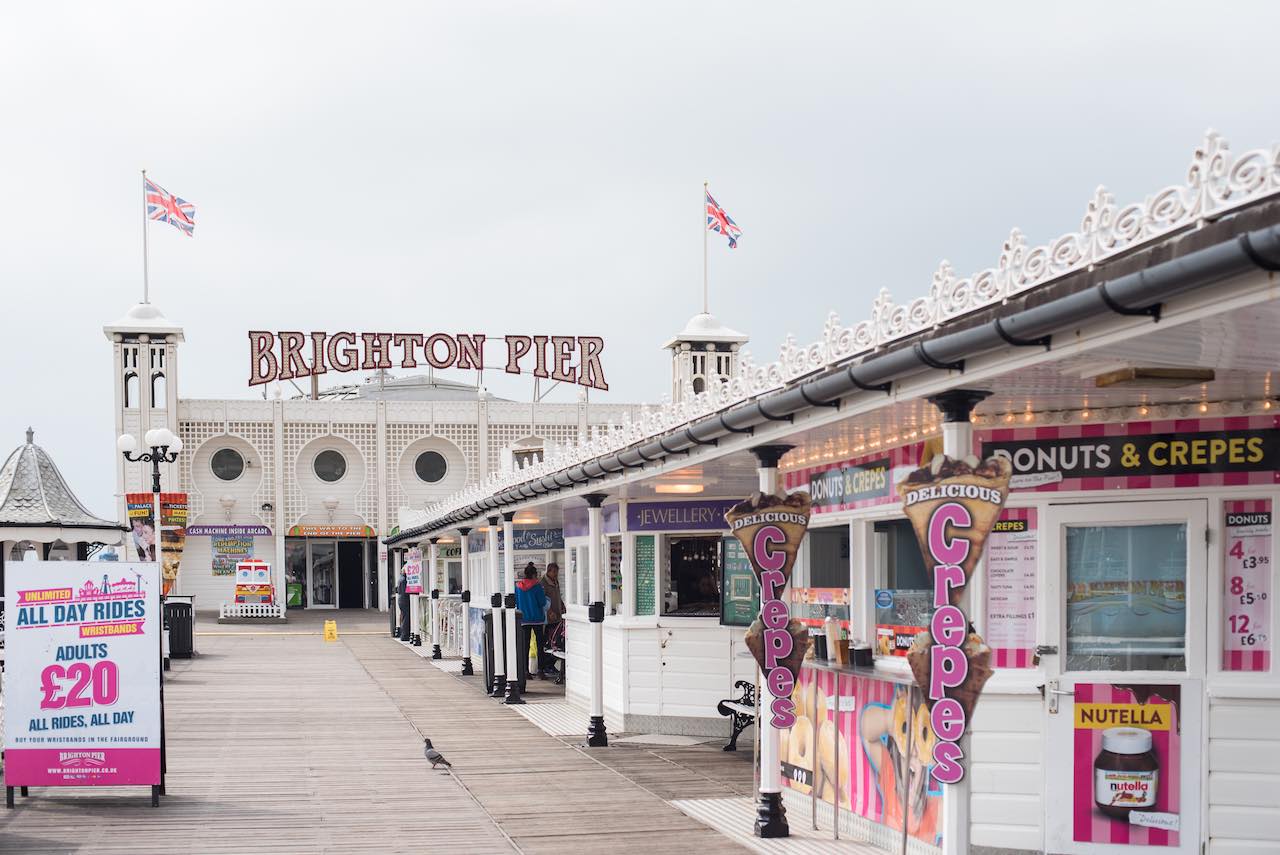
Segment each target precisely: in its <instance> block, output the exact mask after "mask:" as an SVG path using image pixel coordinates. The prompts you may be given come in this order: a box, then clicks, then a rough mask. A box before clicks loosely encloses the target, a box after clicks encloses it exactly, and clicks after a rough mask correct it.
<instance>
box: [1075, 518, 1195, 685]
mask: <svg viewBox="0 0 1280 855" xmlns="http://www.w3.org/2000/svg"><path fill="white" fill-rule="evenodd" d="M1186 586H1187V526H1186V525H1185V524H1183V523H1162V524H1158V525H1123V526H1069V527H1068V528H1067V633H1066V635H1067V661H1066V665H1067V669H1068V670H1071V671H1100V670H1104V671H1183V670H1186V667H1187V662H1186V631H1187V623H1186Z"/></svg>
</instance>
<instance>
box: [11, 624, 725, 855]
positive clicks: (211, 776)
mask: <svg viewBox="0 0 1280 855" xmlns="http://www.w3.org/2000/svg"><path fill="white" fill-rule="evenodd" d="M324 617H336V618H337V619H338V622H339V633H340V638H339V641H338V642H337V643H326V642H324V641H323V639H322V638H321V635H320V624H319V620H322V619H323V618H324ZM386 626H387V621H386V618H385V616H383V615H378V614H376V613H350V612H344V613H340V614H338V615H336V616H335V615H333V614H332V613H331V614H329V615H323V614H318V615H315V614H313V615H305V616H302V618H301V619H300V620H291V622H290V624H288V625H287V626H283V627H279V628H262V629H259V628H254V627H244V626H234V627H224V626H217V625H216V624H213V623H210V622H208V621H207V620H204V619H203V618H202V619H201V621H199V623H198V626H197V631H198V633H199V635H198V637H197V641H196V646H197V649H198V650H199V651H200V655H199V656H198V657H197V658H196V659H194V660H191V661H189V662H180V661H175V663H174V670H173V671H172V672H170V678H169V680H168V682H167V683H166V690H165V691H166V701H167V707H168V716H167V720H168V734H169V775H168V780H167V785H168V795H167V796H166V797H165V798H164V800H163V802H162V805H161V807H160V808H158V809H153V808H151V807H150V800H149V795H148V793H147V792H146V791H145V790H144V789H141V788H139V789H75V788H58V789H52V788H50V789H40V788H33V789H32V790H31V797H30V798H28V799H21V798H20V799H19V802H18V807H17V808H16V809H15V810H12V811H3V810H0V853H30V855H38V854H39V853H71V852H76V853H89V852H92V853H137V855H152V853H155V855H160V853H164V855H170V853H258V852H271V853H295V852H296V853H320V852H325V853H374V852H376V853H388V852H415V853H422V852H433V853H477V855H483V853H501V852H526V853H531V855H532V853H542V852H548V853H549V852H556V853H563V852H593V851H605V850H607V851H610V852H616V853H631V852H634V853H640V852H643V853H645V855H654V853H662V852H688V851H697V852H699V855H717V853H728V852H743V851H745V850H743V849H742V848H741V847H740V846H738V845H737V844H735V843H734V842H732V841H731V840H729V839H728V838H726V837H724V836H723V835H721V834H719V833H718V832H716V831H713V830H712V829H710V828H708V827H707V826H705V825H702V824H701V823H699V822H697V821H696V820H693V819H690V818H688V817H686V816H685V815H684V814H682V813H680V812H679V811H678V810H676V809H675V808H673V807H672V806H670V805H669V804H668V803H667V802H666V801H665V799H667V798H671V797H672V796H673V795H679V796H682V797H698V796H715V795H732V794H735V793H741V792H742V791H743V783H742V782H743V780H744V779H745V782H746V783H745V786H746V789H747V791H749V788H750V764H749V763H746V762H742V761H741V760H740V759H738V758H732V757H720V756H717V755H718V754H719V752H718V751H715V750H713V749H711V748H702V749H664V750H661V751H651V750H647V749H641V748H636V747H630V746H628V747H616V748H609V749H606V750H596V751H590V752H588V751H585V750H580V749H578V748H576V747H574V745H573V744H572V740H560V739H556V738H554V737H551V736H547V735H546V734H544V733H543V732H542V731H541V730H539V729H538V728H537V727H535V726H534V725H532V724H531V723H529V722H528V721H526V720H525V719H523V718H521V717H520V716H517V715H515V714H514V712H513V711H512V710H509V709H505V708H503V707H502V706H501V705H500V704H498V703H497V702H496V701H494V700H492V699H489V698H487V697H485V696H484V695H483V694H481V693H480V691H479V690H478V688H476V687H475V686H476V685H477V684H478V680H479V678H470V679H464V678H458V677H455V676H452V675H450V674H446V673H443V672H442V671H440V670H438V669H436V668H434V667H432V666H431V664H430V663H429V662H428V661H426V660H424V659H422V658H420V657H418V656H417V655H415V654H414V652H412V651H410V650H408V649H406V648H405V647H403V646H401V645H400V644H399V643H397V642H395V641H394V640H392V639H391V638H390V637H389V636H388V635H387V632H386ZM469 684H470V685H469ZM584 723H585V722H584ZM420 733H425V734H427V735H429V736H431V737H432V739H433V740H434V741H435V744H436V746H437V748H439V749H440V750H441V751H443V752H444V753H445V754H446V755H447V756H448V758H449V759H450V760H451V761H452V762H453V763H454V772H455V774H452V775H451V774H447V773H443V772H441V773H432V772H431V771H430V770H429V768H428V766H427V764H426V762H425V761H424V760H423V758H422V749H421V737H420V735H419V734H420ZM689 751H694V752H700V753H699V754H698V755H697V756H698V758H700V762H701V761H705V762H706V763H708V764H710V765H709V767H708V768H714V769H717V770H718V771H714V772H711V773H710V774H704V773H703V772H702V771H695V770H694V766H695V765H696V764H694V763H686V764H684V765H682V764H681V763H680V762H678V760H677V761H673V760H672V759H671V757H670V756H664V755H669V754H672V753H674V754H675V755H677V756H678V755H679V754H680V753H681V752H689ZM735 764H736V765H735ZM628 776H630V778H629V777H628ZM631 778H634V780H632V779H631ZM695 783H696V786H691V785H692V784H695ZM672 790H678V791H679V792H678V793H672V792H671V791H672Z"/></svg>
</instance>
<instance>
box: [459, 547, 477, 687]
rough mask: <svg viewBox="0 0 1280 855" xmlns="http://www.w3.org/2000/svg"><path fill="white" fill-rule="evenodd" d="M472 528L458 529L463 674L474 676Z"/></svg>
mask: <svg viewBox="0 0 1280 855" xmlns="http://www.w3.org/2000/svg"><path fill="white" fill-rule="evenodd" d="M469 534H471V528H470V527H464V528H460V529H458V537H459V539H460V540H461V541H462V598H461V599H462V673H463V674H467V675H470V674H474V673H475V667H474V666H473V665H472V664H471V546H470V544H468V543H467V535H469Z"/></svg>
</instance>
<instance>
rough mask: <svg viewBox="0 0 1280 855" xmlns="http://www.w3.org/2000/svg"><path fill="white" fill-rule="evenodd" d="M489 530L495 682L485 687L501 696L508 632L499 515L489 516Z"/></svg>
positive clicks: (504, 681) (490, 615)
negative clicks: (501, 565)
mask: <svg viewBox="0 0 1280 855" xmlns="http://www.w3.org/2000/svg"><path fill="white" fill-rule="evenodd" d="M488 522H489V531H488V548H489V580H490V583H491V584H490V591H491V593H490V595H489V621H490V624H489V625H490V629H491V630H492V633H491V637H492V638H493V682H492V683H490V684H489V685H488V686H486V687H485V689H486V690H487V691H488V692H489V694H490V695H491V696H492V697H495V698H501V697H502V692H503V691H504V690H505V689H506V688H507V680H506V673H507V671H506V668H504V667H503V664H502V663H503V660H504V659H505V658H506V649H507V634H506V631H505V629H504V628H505V626H506V622H505V621H506V613H505V612H504V611H503V609H502V571H501V569H499V567H498V515H497V514H494V515H493V516H491V517H489V520H488Z"/></svg>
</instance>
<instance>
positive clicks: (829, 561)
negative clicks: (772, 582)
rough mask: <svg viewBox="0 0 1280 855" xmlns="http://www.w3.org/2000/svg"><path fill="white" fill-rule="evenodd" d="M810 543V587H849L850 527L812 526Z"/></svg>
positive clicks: (807, 540)
mask: <svg viewBox="0 0 1280 855" xmlns="http://www.w3.org/2000/svg"><path fill="white" fill-rule="evenodd" d="M805 541H806V542H807V543H808V550H809V552H808V558H809V561H808V564H809V584H808V586H809V587H810V588H847V587H849V527H848V526H847V525H842V526H837V527H834V528H811V529H809V535H808V537H806V538H805Z"/></svg>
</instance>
